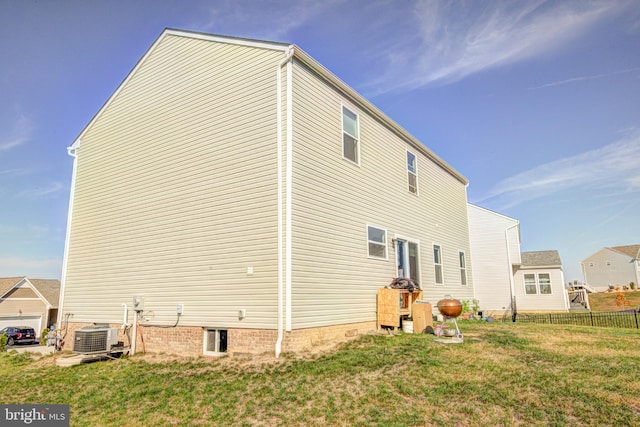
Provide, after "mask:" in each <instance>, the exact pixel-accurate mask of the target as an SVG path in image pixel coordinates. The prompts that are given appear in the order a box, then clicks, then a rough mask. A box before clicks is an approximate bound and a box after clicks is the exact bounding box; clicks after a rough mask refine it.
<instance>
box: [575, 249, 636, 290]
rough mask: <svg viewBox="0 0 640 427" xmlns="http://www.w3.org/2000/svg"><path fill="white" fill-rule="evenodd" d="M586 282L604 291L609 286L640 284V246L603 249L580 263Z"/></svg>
mask: <svg viewBox="0 0 640 427" xmlns="http://www.w3.org/2000/svg"><path fill="white" fill-rule="evenodd" d="M580 265H581V267H582V274H583V275H584V280H585V282H586V283H587V284H588V285H589V286H591V287H593V288H595V289H597V290H599V291H604V290H607V289H608V288H609V286H616V285H620V286H628V285H629V284H630V283H631V282H633V283H634V284H635V285H638V283H640V245H628V246H614V247H611V248H602V249H600V250H599V251H598V252H596V253H594V254H592V255H590V256H588V257H587V258H585V259H583V260H582V262H581V263H580Z"/></svg>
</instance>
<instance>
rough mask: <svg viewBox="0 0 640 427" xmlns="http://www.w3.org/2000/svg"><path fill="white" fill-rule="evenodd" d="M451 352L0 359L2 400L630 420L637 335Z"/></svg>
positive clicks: (401, 416)
mask: <svg viewBox="0 0 640 427" xmlns="http://www.w3.org/2000/svg"><path fill="white" fill-rule="evenodd" d="M461 329H462V331H463V333H464V334H465V342H464V343H463V344H457V345H454V344H440V343H436V342H434V340H433V338H434V337H433V336H431V335H417V334H416V335H407V334H400V335H397V336H381V335H375V336H373V335H372V336H364V337H361V338H359V339H357V340H355V341H351V342H350V343H347V344H345V345H343V346H341V347H339V348H338V349H336V350H335V351H334V352H331V353H325V354H323V355H316V356H309V357H306V358H301V357H294V356H292V355H285V356H284V357H281V358H280V359H279V360H274V359H273V358H271V357H267V356H261V357H256V358H224V359H216V360H211V359H192V360H186V359H174V360H171V359H170V358H168V357H165V356H162V355H160V356H152V355H145V356H142V355H140V356H138V355H136V356H134V357H131V358H124V359H120V360H115V361H109V362H99V363H93V364H86V365H81V366H75V367H68V368H60V367H57V366H55V359H54V356H47V357H44V358H42V359H31V358H29V356H25V355H23V354H11V353H6V354H0V369H1V371H2V372H3V375H2V378H1V379H0V389H1V390H2V393H1V397H0V400H1V403H49V404H53V403H65V404H70V409H71V425H72V426H124V425H126V426H162V425H183V426H188V425H205V426H212V425H217V426H277V425H281V426H296V425H299V426H314V425H315V426H323V425H348V426H374V425H379V426H424V425H461V426H467V425H469V426H476V425H488V426H496V425H503V426H512V425H527V426H528V425H545V426H547V425H557V426H564V425H593V426H602V425H625V426H626V425H640V380H639V379H640V345H639V344H640V333H639V332H638V331H637V330H623V329H607V328H587V327H574V326H559V325H535V324H512V323H492V324H489V323H480V322H477V323H476V322H473V321H471V322H461Z"/></svg>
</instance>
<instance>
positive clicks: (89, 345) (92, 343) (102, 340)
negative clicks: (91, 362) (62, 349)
mask: <svg viewBox="0 0 640 427" xmlns="http://www.w3.org/2000/svg"><path fill="white" fill-rule="evenodd" d="M108 333H109V331H108V330H106V329H103V330H93V331H83V330H81V329H79V330H77V331H76V339H75V341H74V342H73V352H74V353H83V354H89V353H101V352H104V351H107V350H108V348H107V336H108Z"/></svg>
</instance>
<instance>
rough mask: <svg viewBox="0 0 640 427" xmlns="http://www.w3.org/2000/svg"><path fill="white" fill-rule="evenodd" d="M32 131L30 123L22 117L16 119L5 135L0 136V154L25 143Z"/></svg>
mask: <svg viewBox="0 0 640 427" xmlns="http://www.w3.org/2000/svg"><path fill="white" fill-rule="evenodd" d="M32 130H33V125H32V123H31V121H30V120H29V119H28V118H27V117H26V116H24V115H20V116H18V117H17V118H16V120H15V122H14V124H13V127H12V128H11V129H10V130H9V132H8V133H7V135H2V134H0V152H2V151H8V150H10V149H12V148H15V147H18V146H20V145H22V144H24V143H26V142H27V141H28V140H29V138H30V136H31V132H32Z"/></svg>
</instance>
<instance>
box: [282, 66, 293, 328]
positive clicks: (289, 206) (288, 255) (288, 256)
mask: <svg viewBox="0 0 640 427" xmlns="http://www.w3.org/2000/svg"><path fill="white" fill-rule="evenodd" d="M292 73H293V64H292V61H288V62H287V159H286V160H287V165H286V168H287V171H286V194H285V197H286V199H287V200H286V219H285V238H286V240H285V264H286V268H285V312H284V314H285V330H286V331H291V264H292V234H291V224H292V217H293V215H292V211H293V203H292V194H293V96H292V95H293V78H292Z"/></svg>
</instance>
